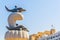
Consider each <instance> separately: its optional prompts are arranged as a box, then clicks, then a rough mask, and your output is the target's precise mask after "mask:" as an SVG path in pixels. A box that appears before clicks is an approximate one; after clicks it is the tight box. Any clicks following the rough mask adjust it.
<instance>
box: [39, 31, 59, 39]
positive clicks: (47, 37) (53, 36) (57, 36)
mask: <svg viewBox="0 0 60 40" xmlns="http://www.w3.org/2000/svg"><path fill="white" fill-rule="evenodd" d="M39 40H60V32H57V33H55V34H52V35H49V36H44V37H42V38H39Z"/></svg>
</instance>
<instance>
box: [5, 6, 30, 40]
mask: <svg viewBox="0 0 60 40" xmlns="http://www.w3.org/2000/svg"><path fill="white" fill-rule="evenodd" d="M5 8H6V9H7V11H9V12H12V13H11V14H10V15H9V17H8V24H9V27H8V26H7V27H6V28H7V29H8V31H7V32H6V34H5V40H29V34H28V32H29V30H28V29H27V28H26V27H25V26H23V25H18V24H16V21H17V20H23V15H22V12H24V11H25V9H23V8H16V9H12V10H9V9H8V8H7V7H6V6H5Z"/></svg>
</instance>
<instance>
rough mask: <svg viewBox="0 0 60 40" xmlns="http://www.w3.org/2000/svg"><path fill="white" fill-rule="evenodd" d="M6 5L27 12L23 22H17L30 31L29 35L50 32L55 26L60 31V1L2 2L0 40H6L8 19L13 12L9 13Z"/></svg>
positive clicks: (6, 0) (13, 0)
mask: <svg viewBox="0 0 60 40" xmlns="http://www.w3.org/2000/svg"><path fill="white" fill-rule="evenodd" d="M5 5H6V6H7V7H8V8H9V9H13V8H14V6H15V5H17V6H18V7H22V8H24V9H26V10H27V11H26V12H24V13H22V14H23V15H24V20H23V21H17V23H18V24H23V25H25V27H27V28H28V29H29V31H30V32H29V34H33V33H37V32H40V31H44V30H50V29H51V28H52V27H51V25H52V24H53V25H54V27H55V29H56V30H57V31H60V0H0V40H4V36H5V33H6V31H8V30H7V29H6V26H7V25H8V22H7V18H8V16H9V14H11V12H7V11H6V9H5Z"/></svg>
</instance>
